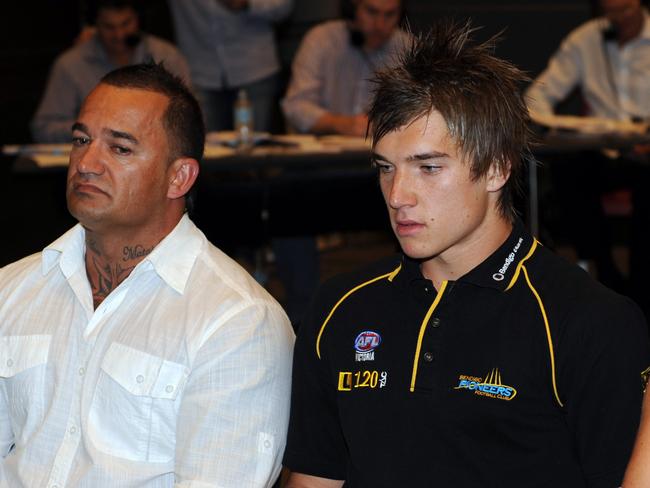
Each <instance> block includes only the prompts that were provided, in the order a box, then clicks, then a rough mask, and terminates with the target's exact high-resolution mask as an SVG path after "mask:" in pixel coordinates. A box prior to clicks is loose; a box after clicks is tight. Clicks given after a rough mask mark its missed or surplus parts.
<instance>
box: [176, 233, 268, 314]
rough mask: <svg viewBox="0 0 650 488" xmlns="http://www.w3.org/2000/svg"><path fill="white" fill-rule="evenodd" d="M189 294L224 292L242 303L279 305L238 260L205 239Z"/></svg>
mask: <svg viewBox="0 0 650 488" xmlns="http://www.w3.org/2000/svg"><path fill="white" fill-rule="evenodd" d="M189 280H190V286H192V287H193V288H194V291H193V292H192V293H197V294H202V295H205V294H222V295H223V294H226V295H228V296H229V297H230V299H234V300H239V301H240V302H241V305H246V304H254V303H258V304H259V303H266V304H269V305H271V306H274V307H275V306H279V305H278V303H277V302H276V300H275V299H274V298H273V297H272V296H271V295H270V294H269V293H268V292H267V291H266V290H265V289H264V287H263V286H262V285H260V284H259V283H258V282H257V281H256V280H255V278H254V277H253V276H251V275H250V273H248V271H246V270H245V269H244V268H243V267H242V266H241V265H240V264H239V263H237V262H236V261H235V260H234V259H232V258H231V257H230V256H228V255H227V254H226V253H224V252H223V251H222V250H221V249H219V248H218V247H217V246H215V245H214V244H212V243H211V242H209V241H208V240H207V239H206V240H205V241H204V245H203V246H202V249H201V252H200V253H199V254H198V256H197V259H196V262H195V264H194V270H193V272H192V274H191V275H190V278H189Z"/></svg>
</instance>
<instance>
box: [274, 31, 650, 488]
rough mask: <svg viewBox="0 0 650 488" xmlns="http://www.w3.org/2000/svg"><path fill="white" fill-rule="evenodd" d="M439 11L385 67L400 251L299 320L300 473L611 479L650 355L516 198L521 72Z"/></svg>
mask: <svg viewBox="0 0 650 488" xmlns="http://www.w3.org/2000/svg"><path fill="white" fill-rule="evenodd" d="M493 52H494V45H493V43H492V42H488V43H484V44H479V43H476V42H475V41H474V40H473V39H472V31H471V29H470V27H469V26H462V27H461V26H454V25H449V24H441V25H438V26H436V27H435V28H434V29H433V30H432V31H431V32H430V33H429V34H426V35H422V36H421V37H419V38H418V39H417V40H416V41H415V43H414V46H413V48H412V50H410V52H408V53H407V54H406V55H405V56H404V59H403V61H402V62H400V64H399V65H398V66H397V67H396V68H395V69H391V70H386V71H383V72H382V73H381V74H380V75H379V76H378V83H377V91H376V92H375V96H374V101H373V104H372V106H371V108H370V112H369V120H370V128H371V129H370V130H371V134H372V141H373V155H372V157H373V160H374V165H375V167H376V168H377V173H378V178H379V186H380V188H381V191H382V193H383V196H384V199H385V203H386V206H387V209H388V216H389V220H390V223H391V226H392V228H393V230H394V232H395V235H396V237H397V240H398V242H399V244H400V246H401V249H402V253H401V254H400V255H398V256H394V257H392V258H387V259H385V260H383V261H380V262H378V263H375V264H374V265H371V266H369V267H368V268H366V269H364V270H361V271H358V272H356V273H350V274H347V275H344V276H340V277H338V278H334V279H333V280H331V281H330V282H328V283H327V284H325V285H323V287H322V288H321V291H320V292H319V294H318V295H317V297H316V298H315V300H314V302H313V306H312V307H311V309H310V310H309V313H308V314H307V318H306V320H305V321H304V323H303V324H302V326H301V328H300V329H299V331H298V339H297V341H296V347H295V354H294V367H293V382H292V399H291V420H290V426H289V436H288V440H287V449H286V452H285V456H284V464H285V465H286V466H287V467H288V468H289V469H290V470H291V471H292V475H291V478H290V479H289V481H288V485H287V488H316V487H318V488H339V487H341V486H343V485H344V484H345V486H350V487H372V488H395V487H450V488H451V487H454V488H456V487H459V488H460V487H462V488H465V487H468V488H469V487H471V488H474V487H497V486H498V487H499V488H532V487H535V488H587V487H589V488H596V487H598V488H615V487H617V486H619V485H620V482H621V479H622V477H623V471H624V469H625V465H626V463H627V459H628V457H629V453H630V450H631V447H632V443H633V442H634V435H635V432H636V429H637V425H638V422H639V414H640V406H641V400H642V387H643V385H642V382H641V375H640V373H641V372H642V371H643V370H644V369H645V368H646V367H647V366H648V364H649V363H650V345H649V344H648V336H647V330H646V325H645V323H644V320H643V317H642V315H641V312H640V311H639V309H638V307H637V306H636V305H635V304H634V303H632V302H631V301H630V300H629V299H628V298H625V297H622V296H621V295H617V294H616V293H614V292H612V291H611V290H608V289H607V288H605V287H603V286H602V285H601V284H599V283H597V282H596V281H594V280H593V279H591V278H590V277H589V276H588V275H587V274H586V273H584V272H583V271H582V270H581V269H579V268H578V267H577V266H572V265H570V264H568V263H567V262H566V261H565V260H564V259H561V258H559V257H558V256H556V255H554V254H553V253H552V252H551V251H549V250H548V249H547V248H545V247H544V246H542V245H541V244H540V243H539V242H537V240H536V239H535V238H534V237H533V236H531V235H530V234H529V233H528V232H527V231H526V229H525V227H524V225H523V222H521V221H520V219H519V218H518V217H517V215H516V212H515V209H514V208H513V197H514V192H515V189H516V188H517V187H518V182H517V178H518V176H519V175H520V173H521V170H522V165H523V161H522V159H524V158H526V156H527V155H529V137H530V134H529V129H528V122H529V121H528V111H527V109H526V105H525V103H524V100H523V97H522V96H521V93H520V85H521V83H522V81H523V80H524V79H525V77H524V75H523V74H522V73H521V72H520V71H519V70H518V69H517V68H516V67H515V66H513V65H511V64H510V63H508V62H506V61H504V60H501V59H498V58H496V57H495V56H494V55H493Z"/></svg>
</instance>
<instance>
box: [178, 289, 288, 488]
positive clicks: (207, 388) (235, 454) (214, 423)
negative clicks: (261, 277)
mask: <svg viewBox="0 0 650 488" xmlns="http://www.w3.org/2000/svg"><path fill="white" fill-rule="evenodd" d="M211 327H212V331H209V334H210V335H209V336H208V339H207V340H206V341H205V343H204V344H203V345H202V346H201V347H200V349H199V350H198V352H197V355H196V358H195V360H194V361H193V364H192V372H191V373H190V376H189V378H188V384H187V385H186V387H185V390H184V393H183V399H182V401H181V405H180V410H179V415H178V427H177V436H176V466H175V476H176V486H177V487H179V488H180V487H190V486H198V485H200V486H219V487H223V488H231V487H232V488H262V487H270V486H272V485H273V483H274V481H275V480H276V478H277V477H278V475H279V473H280V468H281V456H282V452H283V451H284V446H285V441H286V430H287V423H288V418H289V398H290V386H291V382H290V377H291V356H292V352H291V351H292V343H293V331H292V330H291V326H290V324H289V321H288V319H287V317H286V315H285V314H284V312H283V311H282V309H281V308H280V307H279V306H277V305H272V304H270V303H269V302H259V303H255V304H251V305H248V306H246V307H245V308H243V309H241V310H233V311H232V314H231V315H229V316H226V317H218V318H217V323H215V324H212V326H211Z"/></svg>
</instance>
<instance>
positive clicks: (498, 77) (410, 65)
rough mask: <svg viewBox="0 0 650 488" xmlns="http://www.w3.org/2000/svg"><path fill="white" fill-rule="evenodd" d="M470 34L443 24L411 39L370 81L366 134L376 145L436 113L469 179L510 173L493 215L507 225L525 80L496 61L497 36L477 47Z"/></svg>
mask: <svg viewBox="0 0 650 488" xmlns="http://www.w3.org/2000/svg"><path fill="white" fill-rule="evenodd" d="M475 31H476V29H475V28H473V27H472V26H471V23H470V22H466V23H464V24H458V23H454V22H451V21H443V22H439V23H437V24H435V25H434V26H433V27H432V28H431V29H430V30H429V31H428V32H426V33H424V34H420V35H417V36H414V38H413V41H412V43H411V45H410V46H409V47H408V48H407V49H406V50H405V52H404V53H402V54H401V55H400V57H399V61H398V63H397V65H396V66H394V67H392V68H390V69H385V70H382V71H380V72H379V73H378V74H377V75H376V76H375V79H374V80H373V81H374V82H375V83H376V88H375V92H374V98H373V102H372V105H371V108H370V111H369V116H368V118H369V122H370V124H369V127H370V134H371V136H372V139H373V145H375V144H377V142H378V141H379V140H380V139H381V138H382V137H384V136H385V135H386V134H388V133H389V132H392V131H394V130H396V129H399V128H400V127H404V126H406V125H407V124H410V123H412V122H413V121H415V120H417V119H419V118H420V117H423V116H426V115H428V114H429V113H431V112H432V111H437V112H439V113H440V114H441V115H442V117H443V119H444V120H445V122H446V124H447V128H448V130H449V134H450V136H451V137H452V138H453V139H454V141H455V142H456V144H457V145H458V148H459V150H460V152H461V154H462V155H463V156H464V158H465V160H466V161H467V162H469V164H470V168H471V174H472V178H474V179H479V178H481V177H482V176H484V175H486V174H487V172H488V170H489V169H490V167H491V166H492V165H493V164H496V165H497V167H498V168H499V169H500V170H502V171H505V172H506V173H507V171H510V179H509V181H508V183H507V184H506V186H505V187H504V189H503V191H502V192H501V196H500V199H499V210H500V212H501V213H502V215H504V216H505V217H507V218H510V219H512V218H513V217H514V208H513V194H514V192H515V191H517V189H518V186H517V185H518V181H519V175H520V173H521V166H522V159H524V160H527V159H529V156H530V149H529V145H530V130H529V125H528V123H529V116H528V109H527V108H526V103H525V101H524V98H523V96H522V94H521V87H520V85H521V84H522V83H524V82H526V81H528V77H527V76H526V75H525V74H524V73H523V72H521V71H520V70H519V69H518V68H517V67H515V66H514V65H513V64H512V63H510V62H508V61H505V60H503V59H499V58H497V57H496V56H495V55H494V47H495V44H496V41H497V40H498V36H495V37H492V38H491V39H489V40H488V41H486V42H483V43H477V42H474V40H473V39H472V35H473V34H474V32H475ZM506 173H504V174H506Z"/></svg>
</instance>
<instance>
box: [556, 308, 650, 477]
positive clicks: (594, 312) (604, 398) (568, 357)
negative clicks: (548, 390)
mask: <svg viewBox="0 0 650 488" xmlns="http://www.w3.org/2000/svg"><path fill="white" fill-rule="evenodd" d="M567 320H568V321H569V322H568V325H567V328H566V332H565V334H564V337H560V338H558V340H559V350H558V351H557V354H558V356H557V359H558V363H557V364H558V375H559V376H558V386H559V396H560V399H561V400H562V402H563V403H564V407H563V408H564V410H565V412H566V420H567V424H568V427H569V429H570V431H571V433H572V438H573V439H574V443H575V445H574V449H575V453H576V456H577V459H578V461H579V463H580V466H581V470H582V472H583V473H584V477H585V481H586V486H587V487H589V488H615V487H618V486H620V484H621V482H622V479H623V474H624V471H625V467H626V465H627V462H628V459H629V456H630V453H631V451H632V445H633V443H634V438H635V436H636V432H637V428H638V425H639V417H640V414H641V404H642V395H643V382H642V375H641V373H642V372H643V371H644V370H645V369H646V368H647V367H648V365H649V364H650V346H649V343H648V342H649V341H648V328H647V325H646V323H645V320H644V318H643V314H642V312H641V311H640V310H639V308H638V307H637V306H636V305H634V304H633V303H632V302H631V301H630V300H629V299H624V298H623V297H620V296H617V297H616V299H615V300H611V301H609V300H608V301H607V302H606V303H605V304H603V305H602V306H601V304H592V305H591V306H590V307H589V310H584V309H583V310H582V311H581V312H579V313H577V314H575V315H573V316H569V317H567ZM571 321H573V322H574V323H573V324H571V323H570V322H571Z"/></svg>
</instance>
